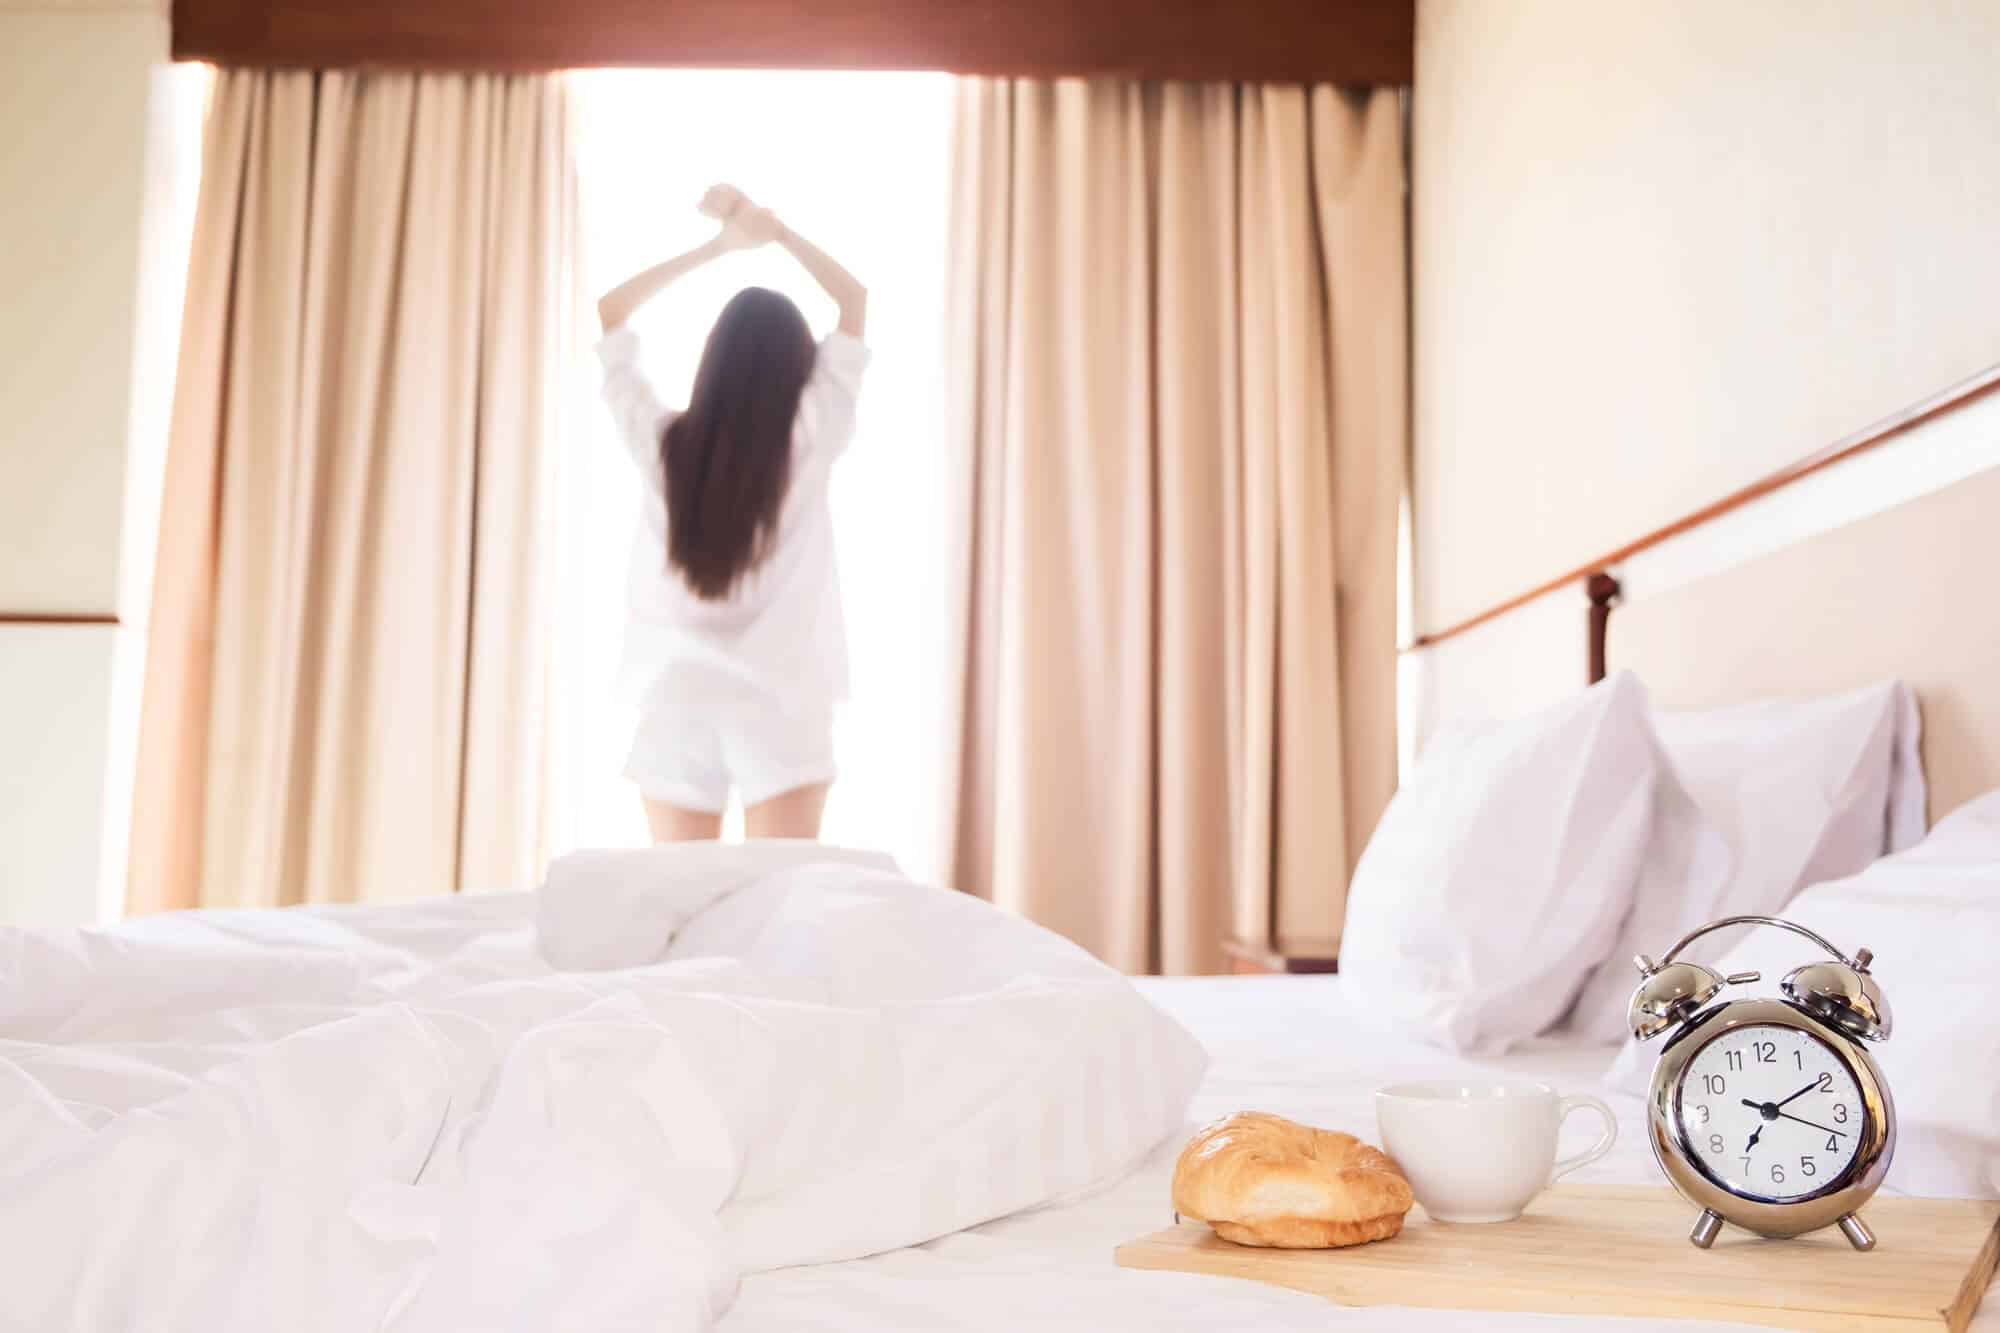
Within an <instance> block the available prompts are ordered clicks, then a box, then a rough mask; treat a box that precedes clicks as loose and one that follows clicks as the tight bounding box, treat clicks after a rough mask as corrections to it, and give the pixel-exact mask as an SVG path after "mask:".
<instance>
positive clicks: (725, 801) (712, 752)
mask: <svg viewBox="0 0 2000 1333" xmlns="http://www.w3.org/2000/svg"><path fill="white" fill-rule="evenodd" d="M834 773H835V770H834V762H833V704H832V701H831V700H824V699H818V698H800V697H787V696H786V695H783V694H781V693H779V692H778V691H775V690H772V689H769V688H767V687H765V686H762V685H759V684H757V683H755V682H753V681H750V680H746V679H744V678H743V677H741V676H739V675H737V674H735V673H734V672H731V671H729V670H728V669H726V668H724V667H720V666H715V665H710V664H707V663H701V662H691V663H687V664H683V665H675V666H671V667H668V668H667V669H666V670H665V671H664V672H662V673H661V675H660V676H659V678H658V679H657V680H655V681H654V682H653V684H652V686H651V688H649V689H648V690H647V691H646V696H645V700H644V702H643V705H642V707H641V711H640V716H639V725H638V728H637V729H636V731H635V732H634V734H633V737H632V752H631V755H630V757H628V758H627V759H626V761H625V776H626V777H627V778H629V779H630V780H631V781H633V782H634V783H637V784H638V787H639V792H640V794H641V795H643V796H645V797H646V798H647V799H648V800H653V801H664V802H666V803H667V804H669V805H675V806H679V807H680V808H681V809H683V810H699V811H705V812H708V813H711V814H720V813H721V812H722V811H723V810H725V809H727V808H728V806H729V793H730V791H731V789H734V790H735V792H736V796H737V799H738V800H740V801H741V802H742V803H743V806H744V808H745V809H748V808H749V807H751V806H753V805H758V804H761V803H762V802H764V801H768V800H770V799H771V798H772V797H774V796H781V795H783V794H784V793H786V792H788V791H792V790H794V789H796V788H799V787H810V786H813V785H815V784H818V783H822V782H831V781H833V779H834Z"/></svg>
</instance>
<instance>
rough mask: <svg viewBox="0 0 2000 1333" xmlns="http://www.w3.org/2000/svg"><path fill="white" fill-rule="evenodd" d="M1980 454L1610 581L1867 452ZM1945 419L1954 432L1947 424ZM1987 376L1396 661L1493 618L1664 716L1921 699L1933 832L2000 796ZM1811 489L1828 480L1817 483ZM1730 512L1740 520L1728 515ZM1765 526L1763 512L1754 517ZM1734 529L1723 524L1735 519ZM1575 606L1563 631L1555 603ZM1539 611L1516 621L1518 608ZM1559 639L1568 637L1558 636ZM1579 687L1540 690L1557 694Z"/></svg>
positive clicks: (1997, 385)
mask: <svg viewBox="0 0 2000 1333" xmlns="http://www.w3.org/2000/svg"><path fill="white" fill-rule="evenodd" d="M1975 405H1978V407H1977V409H1976V424H1977V428H1978V430H1977V433H1978V435H1979V441H1978V443H1979V451H1978V452H1979V454H1980V457H1979V458H1978V459H1977V460H1975V465H1974V466H1971V467H1967V468H1964V469H1963V471H1962V479H1959V480H1956V481H1952V482H1951V483H1950V484H1948V485H1944V486H1942V487H1941V488H1938V489H1934V490H1932V491H1930V492H1929V493H1927V494H1919V495H1917V496H1915V497H1914V498H1911V499H1908V500H1906V501H1904V502H1903V503H1900V504H1896V505H1894V506H1892V507H1889V508H1886V509H1880V510H1878V511H1877V512H1873V513H1869V514H1867V516H1865V517H1862V518H1859V519H1857V520H1855V521H1853V522H1846V523H1841V524H1839V525H1838V526H1834V527H1831V528H1829V529H1826V530H1824V531H1817V532H1814V533H1812V534H1811V535H1807V536H1804V537H1802V538H1801V539H1799V540H1796V541H1792V542H1790V543H1789V544H1785V545H1781V546H1779V547H1778V548H1777V549H1774V550H1769V551H1768V553H1765V554H1759V555H1755V556H1753V557H1751V558H1749V559H1746V560H1742V561H1740V562H1737V563H1733V564H1729V565H1727V566H1726V567H1724V568H1722V569H1720V570H1719V571H1718V572H1715V573H1710V574H1707V575H1703V576H1699V577H1694V578H1691V579H1688V580H1685V581H1681V582H1678V583H1676V584H1674V585H1673V586H1670V587H1666V588H1662V589H1660V590H1658V591H1653V592H1649V593H1647V594H1646V595H1643V596H1628V595H1627V594H1628V593H1629V592H1631V591H1632V590H1633V589H1632V585H1633V583H1634V582H1635V581H1634V580H1632V579H1629V578H1621V575H1623V574H1624V572H1625V571H1626V569H1627V568H1628V567H1630V566H1632V565H1633V564H1634V562H1638V561H1643V560H1646V559H1656V558H1658V555H1657V554H1649V553H1654V552H1655V548H1662V551H1664V548H1667V547H1668V546H1669V544H1670V543H1673V542H1676V541H1677V540H1680V539H1682V538H1684V537H1686V536H1687V535H1688V534H1690V533H1693V532H1694V531H1696V530H1697V529H1702V528H1705V527H1707V525H1710V524H1713V523H1718V522H1720V521H1723V520H1725V519H1727V521H1729V522H1732V523H1736V524H1738V525H1739V526H1741V525H1743V524H1745V523H1746V522H1748V523H1754V522H1756V521H1757V515H1758V513H1759V511H1758V510H1757V509H1756V506H1758V505H1766V506H1769V505H1772V504H1776V503H1778V500H1777V497H1778V494H1779V493H1780V492H1783V491H1788V490H1789V489H1790V488H1793V487H1795V486H1798V485H1799V484H1800V483H1804V482H1806V481H1807V479H1808V478H1814V477H1819V476H1820V475H1821V474H1830V473H1831V471H1832V470H1833V469H1836V468H1839V467H1841V466H1843V465H1849V464H1851V463H1854V461H1855V460H1857V459H1858V458H1859V457H1860V456H1861V455H1863V454H1870V455H1871V457H1870V459H1869V460H1868V462H1867V463H1866V464H1865V465H1863V466H1867V467H1875V468H1885V467H1887V468H1893V467H1898V466H1902V465H1904V464H1909V465H1918V464H1923V463H1925V462H1926V461H1927V460H1926V459H1925V458H1924V452H1925V451H1926V450H1934V449H1936V448H1939V447H1942V446H1941V445H1940V443H1939V441H1940V439H1941V438H1942V437H1941V435H1940V432H1942V431H1944V430H1945V428H1946V427H1947V426H1948V425H1950V424H1952V423H1956V422H1968V421H1974V420H1975V411H1974V409H1975ZM1947 419H1950V420H1949V421H1948V420H1947ZM1996 444H2000V365H1996V366H1993V367H1990V368H1989V369H1987V370H1985V371H1983V372H1981V373H1980V374H1978V375H1975V376H1972V377H1971V378H1969V379H1967V380H1964V381H1962V382H1960V383H1958V384H1954V385H1951V386H1949V387H1947V388H1945V389H1943V390H1941V391H1939V392H1937V393H1934V394H1931V395H1929V396H1927V397H1925V398H1924V399H1922V400H1920V401H1918V402H1915V403H1912V404H1911V405H1909V406H1908V407H1907V408H1905V409H1903V410H1902V411H1900V412H1897V413H1894V414H1892V415H1891V416H1889V417H1886V418H1884V419H1883V420H1881V421H1878V422H1875V423H1872V424H1871V425H1868V426H1866V427H1863V428H1862V429H1860V430H1857V431H1855V432H1853V433H1852V434H1850V435H1848V436H1845V437H1843V438H1842V439H1839V440H1836V441H1834V442H1832V443H1831V444H1829V445H1827V446H1825V447H1824V448H1821V449H1818V450H1815V451H1814V452H1813V453H1811V454H1809V455H1807V456H1806V457H1804V458H1801V459H1799V460H1798V461H1796V462H1794V463H1793V464H1791V465H1790V466H1788V467H1785V468H1782V469H1780V470H1778V471H1777V472H1774V473H1772V474H1770V475H1769V476H1766V477H1763V478H1760V479H1759V480H1757V481H1755V482H1753V483H1752V484H1750V485H1749V486H1746V487H1743V488H1741V489H1740V490H1737V491H1734V492H1732V493H1731V494H1729V495H1726V496H1723V497H1722V498H1720V499H1718V500H1716V501H1714V502H1713V503H1711V504H1708V505H1705V506H1703V507H1702V508H1701V509H1699V510H1696V511H1695V512H1693V513H1691V514H1688V515H1685V516H1683V517H1682V518H1680V519H1678V520H1676V521H1675V522H1673V523H1669V524H1666V525H1664V526H1663V527H1661V528H1659V529H1656V530H1654V531H1652V532H1649V533H1645V534H1642V535H1641V536H1639V537H1637V538H1635V539H1633V540H1632V541H1630V542H1627V543H1626V544H1624V545H1623V546H1620V547H1618V548H1617V549H1616V550H1613V551H1609V552H1606V553H1605V554H1604V555H1603V556H1600V557H1599V558H1597V559H1595V560H1592V561H1590V562H1588V563H1586V564H1584V565H1581V566H1578V567H1577V568H1575V569H1571V570H1568V571H1565V572H1564V573H1562V574H1559V575H1557V576H1555V577H1553V578H1550V579H1547V580H1544V581H1543V582H1541V583H1539V584H1537V585H1535V586H1534V587H1532V588H1529V589H1526V590H1524V591H1523V592H1521V593H1519V594H1517V595H1516V596H1514V597H1510V598H1507V599H1505V600H1503V601H1501V602H1498V603H1495V604H1494V605H1492V606H1489V607H1487V608H1485V609H1483V610H1482V611H1480V612H1479V613H1478V614H1476V615H1473V616H1468V617H1467V618H1465V619H1464V620H1463V621H1460V622H1459V623H1457V624H1454V625H1451V626H1448V627H1446V628H1444V629H1442V630H1439V631H1436V632H1433V633H1429V634H1425V635H1422V636H1420V637H1418V638H1417V639H1416V640H1415V641H1414V642H1413V643H1411V644H1410V645H1409V647H1408V648H1407V649H1405V651H1406V652H1418V651H1421V650H1424V649H1429V648H1432V647H1435V646H1437V645H1440V644H1443V643H1445V642H1447V641H1449V640H1451V639H1454V638H1457V637H1458V636H1460V635H1463V634H1466V633H1468V632H1471V631H1474V630H1475V629H1477V628H1478V627H1480V626H1484V625H1488V624H1490V623H1491V622H1493V621H1496V620H1499V619H1501V618H1502V617H1507V618H1510V619H1511V618H1519V619H1522V620H1523V621H1527V620H1530V619H1533V620H1535V621H1536V624H1537V625H1538V626H1539V628H1537V629H1535V630H1534V634H1535V635H1537V636H1544V635H1547V634H1549V633H1557V634H1563V635H1565V636H1567V635H1572V634H1573V635H1574V636H1575V639H1574V642H1575V647H1574V649H1572V650H1571V651H1572V652H1573V654H1574V655H1568V654H1558V655H1556V656H1554V657H1552V658H1551V659H1550V660H1551V661H1560V660H1563V658H1564V657H1566V658H1567V660H1568V661H1569V662H1571V663H1574V666H1573V667H1571V668H1570V669H1571V670H1573V671H1575V673H1576V674H1575V675H1574V676H1573V677H1571V678H1570V679H1571V680H1572V681H1574V682H1577V683H1583V682H1587V681H1588V682H1594V681H1597V680H1600V679H1602V678H1603V676H1604V674H1605V673H1606V671H1616V670H1620V669H1629V670H1632V671H1634V672H1636V673H1637V674H1638V675H1639V677H1640V678H1641V679H1642V680H1643V681H1645V683H1646V685H1647V687H1648V689H1649V691H1650V692H1651V694H1652V696H1653V698H1654V700H1655V701H1656V702H1657V703H1659V704H1660V705H1662V706H1664V707H1669V708H1699V707H1712V706H1716V705H1720V704H1726V703H1737V702H1742V701H1745V700H1749V699H1755V698H1760V697H1769V696H1777V695H1799V694H1812V693H1821V692H1827V691H1833V690H1839V689H1845V688H1850V687H1853V686H1858V685H1863V684H1867V683H1869V682H1871V681H1876V680H1881V679H1885V678H1889V677H1894V678H1897V679H1900V680H1903V681H1905V682H1907V683H1908V684H1910V685H1911V686H1912V687H1913V688H1914V689H1915V690H1916V693H1917V698H1918V703H1919V706H1920V708H1921V710H1922V713H1923V722H1924V741H1923V751H1924V767H1925V774H1926V778H1927V780H1928V782H1929V787H1930V813H1931V817H1932V819H1933V820H1935V819H1936V818H1938V817H1939V816H1941V815H1943V814H1944V813H1946V812H1947V811H1949V810H1951V809H1953V808H1954V807H1956V806H1958V805H1960V804H1963V803H1964V802H1965V801H1967V800H1969V799H1971V798H1972V797H1973V796H1976V795H1979V794H1980V793H1982V792H1986V791H1991V790H1994V789H1995V788H2000V595H1996V592H1995V588H1994V585H1995V583H1996V582H2000V448H1995V447H1994V446H1995V445H1996ZM1822 479H1823V480H1824V479H1825V478H1822ZM1738 511H1745V512H1744V513H1742V514H1738ZM1765 512H1768V510H1766V511H1765ZM1731 516H1734V517H1731ZM1578 589H1581V591H1582V596H1581V597H1580V598H1578V602H1580V603H1581V605H1578V602H1572V603H1570V605H1572V606H1576V607H1577V611H1576V612H1575V615H1574V618H1573V619H1568V618H1562V617H1554V618H1552V617H1551V615H1550V611H1549V607H1550V605H1551V602H1552V600H1553V599H1560V598H1566V597H1577V590H1578ZM1531 606H1532V607H1535V608H1537V609H1536V610H1534V611H1533V612H1529V611H1528V610H1527V608H1529V607H1531ZM1559 625H1567V626H1570V627H1571V628H1569V629H1567V630H1565V629H1559V628H1557V626H1559ZM1569 688H1574V686H1573V685H1570V684H1568V683H1566V682H1565V683H1559V684H1552V686H1551V689H1552V691H1555V692H1565V691H1566V690H1567V689H1569Z"/></svg>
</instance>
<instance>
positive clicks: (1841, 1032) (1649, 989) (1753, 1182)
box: [1630, 916, 1896, 1250]
mask: <svg viewBox="0 0 2000 1333" xmlns="http://www.w3.org/2000/svg"><path fill="white" fill-rule="evenodd" d="M1726 926H1778V927H1780V928H1782V929H1784V930H1789V931H1793V932H1795V933H1797V934H1800V935H1803V936H1805V937H1806V938H1807V939H1809V940H1811V941H1812V942H1813V943H1815V944H1817V945H1819V946H1820V947H1821V948H1822V949H1825V950H1826V951H1827V952H1828V953H1829V954H1831V955H1832V956H1833V958H1834V960H1835V961H1832V962H1816V963H1808V964H1806V965H1805V966H1804V967H1799V968H1794V969H1793V970H1792V971H1791V972H1789V973H1787V974H1786V975H1785V979H1784V981H1783V983H1782V984H1781V985H1780V986H1779V988H1778V989H1779V990H1780V992H1782V994H1783V997H1784V998H1782V999H1755V1000H1749V999H1746V1000H1722V1001H1720V1002H1718V1001H1717V1000H1716V997H1717V996H1718V995H1720V994H1721V993H1722V989H1723V987H1725V986H1740V985H1745V984H1748V983H1750V982H1754V981H1757V980H1759V974H1758V973H1755V972H1741V973H1737V974H1736V975H1733V976H1727V977H1725V976H1723V975H1721V974H1720V973H1718V972H1715V971H1713V970H1712V969H1710V968H1706V967H1703V966H1702V965H1701V964H1699V963H1693V962H1675V961H1674V959H1675V957H1676V956H1677V955H1678V954H1679V953H1680V952H1681V951H1682V950H1683V949H1685V948H1687V947H1688V945H1690V944H1692V943H1693V942H1694V941H1695V940H1698V939H1700V938H1701V937H1702V936H1703V935H1706V934H1708V933H1709V932H1710V931H1714V930H1721V929H1723V928H1724V927H1726ZM1869 961H1870V954H1869V952H1868V950H1866V949H1862V950H1859V951H1857V952H1856V953H1855V955H1854V957H1852V958H1849V957H1848V956H1847V955H1845V954H1843V953H1841V952H1840V950H1838V949H1836V948H1834V947H1833V946H1832V945H1831V944H1828V943H1827V942H1826V941H1825V940H1824V939H1822V938H1820V937H1819V936H1818V935H1816V934H1814V933H1813V932H1812V931H1810V930H1807V929H1806V928H1805V927H1803V926H1797V925H1794V924H1792V923H1791V922H1789V921H1781V920H1779V919H1778V918H1776V917H1769V916H1731V917H1724V918H1723V919H1722V920H1720V921H1711V922H1709V923H1708V924H1707V925H1705V926H1703V927H1702V928H1701V929H1699V930H1696V931H1694V932H1692V933H1691V934H1689V935H1688V936H1687V937H1686V938H1685V939H1683V940H1681V942H1680V943H1678V944H1676V945H1674V947H1673V948H1671V949H1669V950H1668V951H1667V955H1666V957H1665V958H1663V959H1662V960H1660V961H1659V962H1658V963H1655V962H1654V961H1653V960H1652V959H1650V958H1647V957H1645V956H1644V955H1643V954H1642V955H1640V956H1639V957H1638V958H1637V959H1635V960H1634V962H1636V963H1637V964H1638V967H1639V972H1640V975H1641V976H1643V977H1644V978H1645V979H1644V980H1643V981H1641V982H1640V983H1639V988H1638V989H1637V990H1636V991H1634V992H1633V993H1632V1008H1631V1011H1630V1022H1631V1025H1632V1035H1633V1036H1634V1037H1637V1038H1638V1039H1639V1040H1640V1041H1650V1040H1651V1039H1653V1038H1654V1037H1657V1036H1659V1035H1660V1034H1661V1033H1663V1032H1667V1031H1669V1030H1672V1032H1673V1035H1672V1036H1671V1037H1669V1038H1668V1039H1667V1044H1666V1046H1665V1047H1663V1048H1662V1049H1661V1051H1660V1059H1659V1063H1658V1065H1656V1066H1655V1067H1654V1069H1653V1090H1652V1093H1651V1096H1650V1098H1649V1107H1648V1119H1649V1128H1650V1131H1651V1138H1652V1141H1653V1156H1655V1157H1656V1158H1658V1159H1659V1162H1660V1169H1661V1170H1663V1171H1665V1172H1666V1173H1667V1179H1669V1180H1671V1181H1672V1182H1673V1183H1674V1188H1675V1189H1677V1190H1679V1191H1680V1192H1681V1194H1682V1195H1684V1196H1685V1197H1686V1198H1687V1200H1688V1201H1689V1202H1690V1203H1692V1204H1694V1205H1695V1206H1696V1207H1698V1208H1700V1209H1701V1216H1700V1217H1699V1218H1698V1219H1696V1221H1695V1224H1694V1231H1693V1233H1692V1234H1691V1235H1690V1236H1689V1239H1690V1240H1692V1241H1693V1242H1694V1243H1695V1244H1696V1245H1698V1246H1700V1247H1701V1248H1702V1249H1707V1248H1708V1247H1709V1246H1710V1245H1712V1244H1713V1243H1714V1242H1715V1236H1716V1233H1717V1232H1718V1231H1720V1230H1721V1229H1722V1224H1723V1223H1724V1222H1731V1223H1734V1224H1735V1225H1736V1226H1739V1227H1742V1228H1743V1229H1744V1230H1745V1231H1751V1232H1755V1233H1756V1234H1757V1235H1760V1236H1797V1235H1801V1234H1803V1233H1805V1232H1808V1231H1817V1230H1818V1229H1819V1228H1821V1227H1824V1226H1831V1225H1834V1224H1836V1223H1838V1224H1839V1226H1840V1230H1841V1232H1842V1233H1843V1234H1844V1235H1845V1236H1846V1237H1847V1239H1848V1240H1849V1241H1851V1242H1853V1244H1854V1248H1855V1249H1857V1250H1867V1249H1873V1248H1874V1245H1875V1237H1874V1234H1873V1233H1872V1232H1870V1231H1869V1230H1868V1228H1867V1226H1866V1225H1865V1224H1864V1223H1863V1222H1862V1221H1861V1218H1860V1216H1859V1214H1858V1212H1857V1211H1856V1210H1857V1209H1859V1208H1860V1207H1861V1205H1863V1204H1864V1203H1866V1202H1868V1200H1869V1198H1870V1197H1871V1196H1873V1195H1874V1193H1875V1191H1876V1189H1877V1188H1879V1187H1880V1186H1881V1184H1882V1178H1883V1177H1884V1176H1885V1175H1887V1174H1888V1172H1889V1160H1890V1158H1892V1157H1893V1156H1894V1155H1895V1152H1896V1107H1895V1103H1894V1102H1892V1101H1891V1100H1890V1099H1889V1085H1888V1084H1887V1083H1885V1082H1884V1081H1883V1079H1882V1071H1881V1070H1880V1069H1878V1068H1876V1065H1875V1061H1874V1059H1873V1058H1872V1057H1870V1056H1869V1054H1868V1051H1867V1049H1866V1048H1865V1047H1863V1046H1862V1044H1861V1043H1862V1042H1864V1041H1882V1040H1884V1039H1886V1038H1887V1037H1888V1035H1889V1006H1888V1003H1887V1001H1885V1000H1884V999H1883V998H1882V989H1881V987H1879V986H1877V985H1876V984H1875V978H1873V977H1871V976H1870V975H1868V964H1869Z"/></svg>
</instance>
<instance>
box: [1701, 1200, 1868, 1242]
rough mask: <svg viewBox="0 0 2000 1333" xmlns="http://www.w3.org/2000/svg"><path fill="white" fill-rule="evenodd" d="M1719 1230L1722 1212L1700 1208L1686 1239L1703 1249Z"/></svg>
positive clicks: (1845, 1222)
mask: <svg viewBox="0 0 2000 1333" xmlns="http://www.w3.org/2000/svg"><path fill="white" fill-rule="evenodd" d="M1848 1216H1849V1217H1851V1216H1853V1214H1851V1213H1850V1214H1848ZM1840 1224H1841V1226H1843V1227H1845V1226H1846V1225H1847V1220H1846V1218H1843V1219H1841V1223H1840ZM1720 1230H1722V1214H1721V1213H1718V1212H1716V1211H1715V1210H1714V1209H1713V1208H1704V1209H1702V1210H1701V1216H1700V1217H1697V1218H1696V1219H1695V1220H1694V1230H1693V1231H1690V1232H1688V1239H1689V1240H1691V1241H1693V1242H1694V1244H1695V1247H1696V1248H1697V1249H1703V1250H1705V1249H1707V1248H1708V1247H1709V1246H1711V1245H1713V1244H1715V1233H1716V1232H1718V1231H1720Z"/></svg>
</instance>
